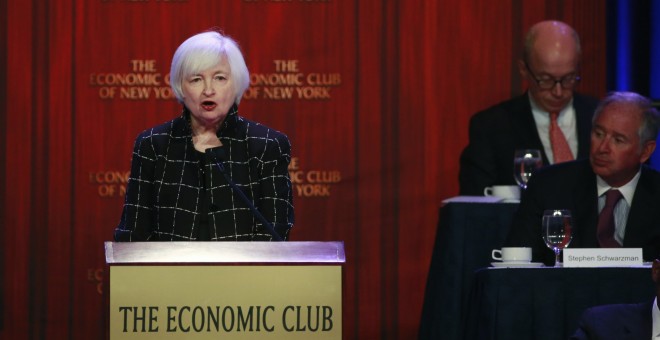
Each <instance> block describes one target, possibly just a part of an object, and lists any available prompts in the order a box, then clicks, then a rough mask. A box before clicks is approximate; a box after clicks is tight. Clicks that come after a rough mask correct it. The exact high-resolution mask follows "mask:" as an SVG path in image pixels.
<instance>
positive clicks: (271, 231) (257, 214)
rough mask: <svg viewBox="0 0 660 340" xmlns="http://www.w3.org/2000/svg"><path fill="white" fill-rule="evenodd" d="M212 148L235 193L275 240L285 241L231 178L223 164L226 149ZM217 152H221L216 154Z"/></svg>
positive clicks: (215, 159)
mask: <svg viewBox="0 0 660 340" xmlns="http://www.w3.org/2000/svg"><path fill="white" fill-rule="evenodd" d="M210 150H211V157H213V162H214V163H215V165H216V166H217V167H218V170H220V173H222V175H223V176H225V179H226V180H227V183H229V185H230V186H231V188H232V189H233V190H234V192H235V193H237V194H238V196H239V197H240V198H241V200H243V202H245V203H246V204H247V205H248V207H250V210H251V211H252V215H254V217H256V218H257V219H258V220H259V221H260V222H261V223H262V224H263V225H264V226H265V227H266V230H267V231H268V233H269V234H270V235H271V236H272V237H273V239H274V240H275V241H284V239H282V237H281V236H280V234H278V233H277V232H276V231H275V228H273V225H272V224H271V223H270V222H268V220H266V218H265V217H264V215H262V214H261V213H260V212H259V210H257V207H255V206H254V204H253V203H252V201H251V200H250V199H249V198H248V197H247V196H246V195H245V193H244V192H243V190H241V189H240V188H239V187H238V186H237V185H236V183H234V181H232V180H231V178H229V174H228V173H227V171H226V170H225V166H224V165H223V164H222V160H223V159H224V158H225V151H224V150H222V149H221V148H215V149H210ZM216 152H217V153H218V154H219V156H218V154H216Z"/></svg>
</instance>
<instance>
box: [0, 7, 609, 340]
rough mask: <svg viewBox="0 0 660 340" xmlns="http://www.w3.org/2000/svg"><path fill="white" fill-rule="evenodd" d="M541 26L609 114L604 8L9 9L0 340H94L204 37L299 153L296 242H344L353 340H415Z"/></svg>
mask: <svg viewBox="0 0 660 340" xmlns="http://www.w3.org/2000/svg"><path fill="white" fill-rule="evenodd" d="M543 19H560V20H564V21H566V22H568V23H569V24H572V25H573V26H574V27H575V28H576V29H577V31H578V32H579V33H580V35H581V37H582V44H583V63H582V70H581V71H582V77H583V82H582V84H581V85H580V91H581V92H584V93H588V94H592V95H595V96H601V95H603V94H604V91H605V47H606V46H605V43H606V41H605V4H604V2H602V1H596V0H587V1H550V0H526V1H522V0H509V1H496V2H489V1H475V0H468V1H446V0H432V1H423V2H415V3H408V2H396V1H394V2H393V1H382V0H381V1H378V0H364V1H336V0H317V1H312V0H291V1H265V0H229V1H215V0H170V1H165V0H160V1H157V0H141V1H137V0H134V1H128V0H60V1H51V0H48V1H42V0H32V1H7V0H0V22H2V23H3V24H2V27H1V28H0V39H1V40H0V64H2V66H3V69H2V73H0V103H2V105H3V108H4V110H3V111H2V112H3V113H2V114H1V115H0V117H2V118H0V138H2V141H3V142H4V143H3V146H4V151H3V152H2V153H0V160H2V161H3V163H2V164H4V166H3V167H2V169H0V178H2V182H1V184H0V192H1V193H2V198H3V204H2V207H0V218H1V222H0V223H1V224H2V226H1V227H0V260H1V261H0V270H1V272H0V274H1V275H0V288H1V289H2V295H1V296H0V307H1V314H0V338H2V339H26V338H29V339H33V338H40V339H65V338H73V339H98V338H101V337H102V336H103V323H104V322H103V320H104V317H105V314H104V313H105V312H104V310H103V306H102V301H103V300H102V299H103V298H102V292H103V290H104V289H105V288H106V287H103V284H102V282H103V277H104V275H105V273H104V263H105V262H104V254H103V242H104V241H108V240H111V238H112V231H113V229H114V228H115V226H116V224H117V222H118V220H119V215H120V212H121V206H122V203H123V191H122V190H123V189H124V185H125V181H126V178H127V176H128V174H127V172H128V170H129V165H130V164H129V162H130V156H131V151H132V145H133V141H134V138H135V137H136V135H137V134H138V133H139V132H140V131H142V130H144V129H146V128H148V127H150V126H153V125H156V124H158V123H161V122H164V121H167V120H170V119H172V118H174V117H175V116H177V115H178V114H179V112H180V105H178V104H177V103H176V102H175V100H174V99H172V94H171V91H169V90H168V85H167V74H168V73H169V63H170V61H171V57H172V54H173V53H174V50H175V49H176V47H177V46H178V45H179V44H180V43H181V42H182V41H183V40H184V39H186V38H187V37H189V36H190V35H192V34H194V33H198V32H200V31H203V30H207V29H209V28H213V27H218V28H220V29H222V30H223V31H224V32H225V33H226V34H228V35H230V36H232V37H233V38H235V40H237V41H238V42H239V44H240V45H241V47H242V50H243V53H244V55H245V58H246V62H247V64H248V67H249V69H250V71H251V73H252V86H251V89H250V90H249V91H248V92H247V93H246V96H245V98H244V99H243V100H242V102H241V105H240V107H239V111H240V113H241V114H242V115H244V116H246V117H248V118H249V119H253V120H256V121H259V122H262V123H264V124H266V125H268V126H271V127H273V128H275V129H278V130H280V131H282V132H284V133H286V134H287V135H288V136H289V137H290V139H291V142H292V144H293V157H294V161H293V162H292V164H291V168H290V171H291V174H292V178H293V180H294V203H295V209H296V224H295V227H294V230H293V231H292V234H291V239H292V240H295V241H307V240H320V241H326V240H341V241H344V242H345V248H346V257H347V264H346V268H345V291H344V311H343V312H344V335H345V338H347V339H354V338H355V339H358V338H360V339H374V338H388V339H389V338H393V339H394V338H400V339H410V338H414V337H416V334H417V328H418V326H419V318H420V315H421V306H422V301H423V295H424V288H425V282H426V277H427V271H428V267H429V262H430V255H431V250H432V247H433V240H434V237H435V232H436V223H437V210H438V207H439V206H440V202H441V200H442V199H444V198H447V197H450V196H454V195H456V194H457V192H458V184H457V176H458V158H459V154H460V152H461V150H462V149H463V147H464V146H465V145H466V143H467V124H468V120H469V118H470V116H471V115H472V114H473V113H474V112H476V111H477V110H480V109H483V108H485V107H487V106H490V105H492V104H494V103H496V102H498V101H501V100H504V99H507V98H509V97H511V96H512V95H517V94H519V93H521V92H522V91H523V90H524V83H523V82H522V80H521V79H520V77H519V75H518V73H517V69H516V68H515V61H516V60H517V58H518V57H519V55H520V48H521V43H520V41H521V40H522V38H523V35H524V32H525V31H526V30H527V28H529V26H530V25H531V24H533V23H534V22H537V21H539V20H543Z"/></svg>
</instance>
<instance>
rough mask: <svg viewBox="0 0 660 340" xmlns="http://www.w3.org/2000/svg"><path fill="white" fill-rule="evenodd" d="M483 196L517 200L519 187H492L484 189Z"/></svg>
mask: <svg viewBox="0 0 660 340" xmlns="http://www.w3.org/2000/svg"><path fill="white" fill-rule="evenodd" d="M484 195H485V196H495V197H499V198H501V199H505V200H519V199H520V187H519V186H517V185H493V186H492V187H486V188H484Z"/></svg>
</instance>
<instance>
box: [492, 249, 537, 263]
mask: <svg viewBox="0 0 660 340" xmlns="http://www.w3.org/2000/svg"><path fill="white" fill-rule="evenodd" d="M491 255H492V257H493V260H497V261H502V262H532V248H527V247H502V250H499V249H493V253H492V254H491Z"/></svg>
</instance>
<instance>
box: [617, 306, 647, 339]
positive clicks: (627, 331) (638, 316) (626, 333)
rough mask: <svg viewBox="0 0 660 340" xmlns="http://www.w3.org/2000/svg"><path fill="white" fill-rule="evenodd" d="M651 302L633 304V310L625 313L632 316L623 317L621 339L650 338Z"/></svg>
mask: <svg viewBox="0 0 660 340" xmlns="http://www.w3.org/2000/svg"><path fill="white" fill-rule="evenodd" d="M652 305H653V302H652V301H651V302H646V303H640V304H637V305H634V306H633V307H631V308H632V309H633V310H632V312H631V313H628V314H627V315H629V316H632V317H628V318H624V319H623V320H622V322H623V323H624V324H623V337H622V339H630V340H633V339H651V333H652V332H653V320H652V318H651V306H652Z"/></svg>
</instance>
